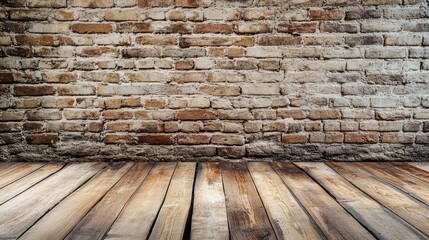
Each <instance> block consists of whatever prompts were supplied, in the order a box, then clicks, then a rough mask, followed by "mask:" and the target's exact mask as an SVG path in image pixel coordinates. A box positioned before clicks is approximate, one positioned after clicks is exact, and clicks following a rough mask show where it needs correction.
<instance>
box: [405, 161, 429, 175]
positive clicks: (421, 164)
mask: <svg viewBox="0 0 429 240" xmlns="http://www.w3.org/2000/svg"><path fill="white" fill-rule="evenodd" d="M409 164H410V165H411V166H414V167H416V168H420V169H421V170H424V171H426V172H428V173H429V163H428V162H413V163H409Z"/></svg>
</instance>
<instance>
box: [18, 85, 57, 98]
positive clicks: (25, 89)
mask: <svg viewBox="0 0 429 240" xmlns="http://www.w3.org/2000/svg"><path fill="white" fill-rule="evenodd" d="M54 93H55V89H54V87H53V86H48V85H36V86H32V85H15V87H14V95H15V96H42V95H52V94H54Z"/></svg>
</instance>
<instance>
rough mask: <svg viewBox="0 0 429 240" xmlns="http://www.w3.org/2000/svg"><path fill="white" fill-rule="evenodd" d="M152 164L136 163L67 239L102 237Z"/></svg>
mask: <svg viewBox="0 0 429 240" xmlns="http://www.w3.org/2000/svg"><path fill="white" fill-rule="evenodd" d="M152 166H153V164H152V163H135V164H134V165H133V166H132V167H131V168H130V169H129V170H128V172H127V173H125V175H124V176H123V177H122V178H121V179H120V180H119V182H117V183H116V184H115V186H114V187H112V189H110V190H109V192H108V193H107V194H106V195H105V196H104V197H103V198H102V199H101V200H100V202H98V203H97V204H96V205H95V206H94V208H92V209H91V211H89V212H88V214H86V216H85V217H84V218H83V219H82V220H81V221H80V222H79V223H78V224H77V225H76V227H75V228H73V230H72V231H71V232H70V233H69V234H68V235H67V237H66V238H65V239H79V240H81V239H88V240H95V239H102V238H103V237H104V235H105V234H106V233H107V231H108V230H109V229H110V227H111V226H112V224H113V222H114V221H115V219H116V218H117V217H118V215H119V213H120V212H121V210H122V208H123V207H124V205H125V204H126V202H127V201H128V199H130V197H131V195H132V194H133V193H134V192H135V191H136V189H137V188H138V187H139V186H140V184H141V183H142V182H143V180H144V179H145V178H146V176H147V174H148V173H149V171H150V169H151V168H152Z"/></svg>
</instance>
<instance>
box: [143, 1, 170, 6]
mask: <svg viewBox="0 0 429 240" xmlns="http://www.w3.org/2000/svg"><path fill="white" fill-rule="evenodd" d="M173 4H174V1H173V0H139V7H169V6H171V5H173Z"/></svg>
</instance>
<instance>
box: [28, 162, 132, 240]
mask: <svg viewBox="0 0 429 240" xmlns="http://www.w3.org/2000/svg"><path fill="white" fill-rule="evenodd" d="M131 166H132V163H127V164H125V163H110V164H109V166H108V167H106V168H105V169H103V170H101V171H100V172H99V173H98V174H97V175H95V176H94V177H93V178H92V179H91V180H89V181H88V182H87V183H86V184H85V185H83V186H82V187H80V188H79V189H77V190H76V191H74V192H73V193H72V194H70V195H69V196H68V197H67V198H65V199H64V200H63V201H61V202H60V203H59V204H58V205H57V206H55V208H53V209H52V210H51V211H49V212H48V213H47V214H46V215H45V216H43V218H42V219H40V220H39V221H38V222H37V223H36V224H34V225H33V226H32V227H31V228H30V229H29V230H28V231H27V232H25V234H24V235H23V236H22V237H20V239H28V240H37V239H40V240H44V239H63V238H64V237H65V236H67V234H68V233H69V232H70V231H71V230H72V229H73V227H74V226H75V225H76V224H77V223H78V222H79V221H80V220H81V219H82V218H83V217H84V216H85V215H86V214H87V213H88V212H89V211H90V210H91V208H92V207H93V206H94V205H95V204H96V203H97V202H98V201H99V200H100V199H101V198H102V197H103V196H104V195H105V194H106V192H107V191H108V190H109V189H110V188H112V186H113V185H114V184H115V183H117V182H118V181H119V179H120V178H121V177H122V176H123V175H124V174H125V173H126V172H127V171H128V170H129V169H130V167H131Z"/></svg>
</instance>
